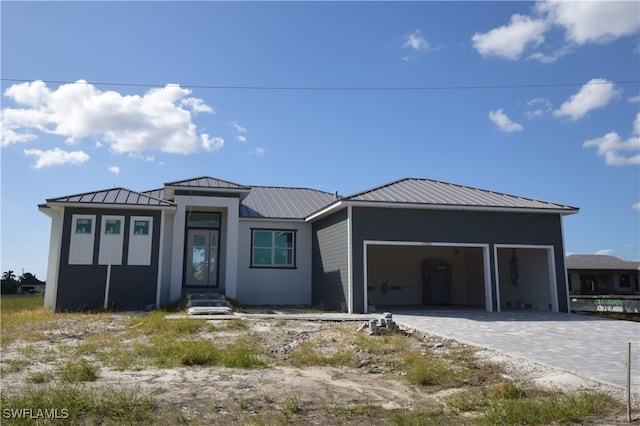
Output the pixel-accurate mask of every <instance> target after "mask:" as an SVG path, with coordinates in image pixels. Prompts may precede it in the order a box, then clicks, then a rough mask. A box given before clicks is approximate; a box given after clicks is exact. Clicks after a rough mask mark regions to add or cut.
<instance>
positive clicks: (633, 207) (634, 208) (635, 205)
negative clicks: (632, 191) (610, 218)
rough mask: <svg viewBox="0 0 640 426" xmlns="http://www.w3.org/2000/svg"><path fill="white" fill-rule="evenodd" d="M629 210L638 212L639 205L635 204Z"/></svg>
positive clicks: (639, 209)
mask: <svg viewBox="0 0 640 426" xmlns="http://www.w3.org/2000/svg"><path fill="white" fill-rule="evenodd" d="M631 208H632V209H633V210H638V211H640V203H635V204H634V205H633V206H631Z"/></svg>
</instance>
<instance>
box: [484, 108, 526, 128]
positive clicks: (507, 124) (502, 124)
mask: <svg viewBox="0 0 640 426" xmlns="http://www.w3.org/2000/svg"><path fill="white" fill-rule="evenodd" d="M489 119H490V120H491V121H493V123H495V124H496V125H497V126H498V127H499V128H500V129H501V130H503V131H505V132H519V131H521V130H523V129H524V127H523V126H522V125H521V124H518V123H514V122H513V121H511V120H510V119H509V117H507V115H506V114H505V113H504V112H503V111H502V109H498V110H496V111H490V112H489Z"/></svg>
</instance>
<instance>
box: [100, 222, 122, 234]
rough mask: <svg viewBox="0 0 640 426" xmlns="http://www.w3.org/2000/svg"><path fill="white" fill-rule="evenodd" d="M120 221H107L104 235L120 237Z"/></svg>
mask: <svg viewBox="0 0 640 426" xmlns="http://www.w3.org/2000/svg"><path fill="white" fill-rule="evenodd" d="M120 223H121V221H120V219H107V220H106V224H105V227H104V233H105V234H110V235H120Z"/></svg>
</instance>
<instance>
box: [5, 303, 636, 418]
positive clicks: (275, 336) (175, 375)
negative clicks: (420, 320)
mask: <svg viewBox="0 0 640 426" xmlns="http://www.w3.org/2000/svg"><path fill="white" fill-rule="evenodd" d="M214 323H215V321H214ZM55 324H56V325H55V326H54V327H52V328H50V329H48V330H46V333H45V334H46V336H47V339H46V340H42V341H38V342H34V343H31V344H29V345H25V344H24V343H20V342H15V343H13V344H10V345H7V346H6V347H2V348H1V356H2V365H3V375H2V389H3V392H14V391H20V390H21V389H22V388H23V387H24V386H26V384H27V378H28V377H29V376H32V375H33V374H34V373H35V372H39V371H55V369H56V368H57V366H59V365H61V364H62V363H64V362H68V361H69V359H68V352H69V351H66V352H65V351H64V350H62V351H60V352H59V353H60V356H55V354H56V348H64V347H67V348H68V346H70V345H71V346H72V345H74V344H78V343H80V342H82V341H83V340H84V339H85V338H86V337H87V336H88V335H90V334H92V333H103V332H109V331H120V330H123V329H124V328H126V327H130V326H131V325H130V324H131V323H130V321H129V318H127V317H124V316H119V315H114V316H113V317H112V318H111V320H105V321H99V322H98V321H96V322H86V321H85V322H82V323H80V322H74V321H73V320H60V321H57V322H56V323H55ZM360 325H361V324H360V323H357V322H344V323H339V322H312V321H270V320H259V321H251V326H250V331H251V332H253V333H257V334H258V335H259V336H260V339H261V341H263V342H266V343H267V345H268V347H269V350H270V351H271V352H272V354H274V355H275V356H278V357H285V358H286V356H287V353H288V352H290V351H291V350H292V349H293V348H295V347H297V345H299V344H300V342H302V341H304V340H305V339H307V338H308V337H309V336H310V335H311V334H312V333H316V332H319V331H321V330H322V331H323V332H325V333H326V332H327V331H328V330H329V332H330V330H331V329H336V330H338V329H339V328H346V329H349V330H353V332H356V330H357V328H358V327H359V326H360ZM244 332H246V331H244ZM228 333H229V334H230V335H231V334H233V333H234V331H229V332H228ZM338 336H339V333H337V332H336V344H338V345H339V341H337V339H338ZM201 337H204V338H206V336H201ZM415 342H416V345H418V347H417V349H418V350H419V347H420V345H423V346H428V347H429V348H431V349H433V350H436V351H437V350H445V349H444V346H445V345H443V340H442V339H441V338H438V337H434V336H421V339H415ZM327 350H330V349H329V348H327ZM25 353H27V354H28V353H31V354H33V355H32V356H31V357H28V356H25ZM476 357H477V359H478V360H479V361H480V362H487V363H497V364H500V365H501V366H502V367H503V369H504V372H505V376H506V378H510V379H513V380H515V381H524V382H531V383H534V384H537V385H539V386H542V387H546V388H556V389H561V390H565V391H579V390H588V391H601V392H605V393H608V394H610V395H612V396H614V397H615V398H617V399H619V400H620V401H625V392H624V390H623V389H621V388H618V387H616V386H613V385H610V384H606V383H601V382H598V381H595V380H592V379H589V378H585V377H580V376H578V375H575V374H571V373H569V372H566V371H562V370H559V369H556V368H553V367H549V366H544V365H540V364H537V363H534V362H531V361H528V360H526V359H522V358H517V357H512V356H508V355H505V354H501V353H497V352H494V351H490V350H478V351H477V352H476ZM360 362H361V365H363V366H366V365H369V366H370V368H368V370H367V371H368V374H365V373H363V371H362V370H361V369H356V368H346V367H345V368H342V367H341V368H333V367H308V368H304V369H299V368H293V367H287V366H276V367H270V368H259V369H248V370H245V369H230V368H224V367H198V366H195V367H178V368H162V369H160V368H155V367H148V368H144V369H141V370H138V371H131V370H125V371H119V370H117V369H115V368H112V367H110V366H102V367H101V369H100V376H99V378H98V380H96V381H95V382H89V383H87V384H86V385H87V386H97V387H100V386H106V385H108V386H112V387H115V388H123V389H133V388H137V389H140V390H141V391H142V392H144V393H145V394H148V395H152V396H153V398H154V399H155V400H156V402H157V403H158V405H159V406H160V407H161V409H163V410H168V411H169V412H174V413H177V414H176V415H177V416H178V417H180V418H181V419H182V420H184V421H187V422H189V421H195V420H197V421H198V422H204V423H206V422H207V421H213V420H214V419H215V420H217V421H219V420H220V418H221V416H223V418H224V416H227V417H228V419H229V421H231V420H233V419H234V418H236V417H237V416H238V413H241V412H242V413H259V412H261V411H262V410H264V409H266V408H268V407H269V408H271V409H274V408H275V409H278V407H280V406H281V405H282V404H284V403H285V402H286V401H287V400H288V399H291V398H295V399H296V401H297V402H298V403H299V404H302V405H304V404H311V403H315V404H318V401H321V402H322V404H325V405H326V406H328V407H331V406H332V404H336V403H339V404H342V405H345V404H346V405H353V404H373V405H376V406H379V407H382V408H384V409H397V408H406V409H413V408H416V407H420V406H424V404H425V403H428V402H429V401H440V400H441V399H442V398H444V397H446V396H447V395H450V394H451V393H454V392H456V391H457V389H447V390H444V391H434V390H433V389H428V388H424V387H420V386H415V385H411V384H409V383H408V382H407V381H406V380H403V378H402V377H397V376H396V377H394V376H393V375H391V374H382V373H386V371H384V369H382V370H380V371H377V370H376V366H375V362H373V360H371V359H362V360H360ZM12 363H13V364H14V365H15V364H16V363H21V364H22V365H23V367H22V368H20V369H14V370H17V371H11V369H9V368H7V366H9V365H11V364H12ZM376 373H379V374H376ZM639 404H640V398H638V395H635V396H634V407H638V406H639Z"/></svg>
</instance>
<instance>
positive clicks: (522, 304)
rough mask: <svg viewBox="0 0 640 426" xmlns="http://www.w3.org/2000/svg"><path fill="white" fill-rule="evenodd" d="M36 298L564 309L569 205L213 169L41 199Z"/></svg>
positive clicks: (87, 303)
mask: <svg viewBox="0 0 640 426" xmlns="http://www.w3.org/2000/svg"><path fill="white" fill-rule="evenodd" d="M39 208H40V210H41V211H42V212H43V213H45V214H47V215H48V216H50V217H51V220H52V223H51V241H50V250H49V267H48V271H47V288H46V293H45V307H47V308H51V309H55V310H57V311H64V310H76V309H79V308H82V307H92V306H102V305H103V303H104V299H105V294H106V293H108V303H109V304H110V305H115V306H117V307H118V308H120V309H141V308H145V307H158V306H161V305H164V304H166V303H169V302H172V301H176V300H179V299H180V298H181V297H183V295H185V294H187V293H194V292H208V291H218V292H221V293H223V294H225V295H226V296H227V297H228V298H231V299H235V300H237V301H238V302H240V303H243V304H248V305H311V306H316V307H320V308H325V309H333V310H340V311H346V312H351V313H356V312H367V311H369V310H371V308H372V306H373V305H454V306H466V307H476V308H482V309H485V310H487V311H500V310H502V309H510V308H511V309H515V308H530V309H540V310H552V311H561V312H568V311H569V299H568V298H569V294H568V290H567V282H566V269H565V256H564V242H563V234H562V219H563V216H564V215H569V214H574V213H577V212H578V209H577V208H575V207H570V206H566V205H561V204H554V203H550V202H545V201H538V200H532V199H528V198H522V197H518V196H512V195H507V194H502V193H496V192H492V191H486V190H481V189H476V188H470V187H466V186H460V185H454V184H449V183H445V182H439V181H434V180H428V179H401V180H398V181H396V182H392V183H389V184H387V185H383V186H380V187H376V188H373V189H371V190H368V191H364V192H361V193H357V194H354V195H351V196H346V197H340V196H338V195H337V194H330V193H327V192H323V191H318V190H314V189H305V188H288V187H267V186H253V187H250V186H245V185H240V184H236V183H232V182H227V181H224V180H220V179H215V178H211V177H200V178H195V179H188V180H183V181H177V182H170V183H166V184H164V186H163V187H162V188H160V189H156V190H151V191H146V192H135V191H131V190H128V189H124V188H113V189H106V190H102V191H95V192H89V193H84V194H78V195H70V196H65V197H58V198H50V199H47V200H46V203H45V204H42V205H40V206H39Z"/></svg>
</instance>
